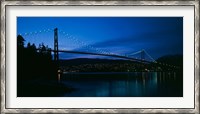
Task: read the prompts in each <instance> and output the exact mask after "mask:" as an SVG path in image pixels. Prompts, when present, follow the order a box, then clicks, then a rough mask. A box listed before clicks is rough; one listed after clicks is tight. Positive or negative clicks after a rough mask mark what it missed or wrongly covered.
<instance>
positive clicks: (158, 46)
mask: <svg viewBox="0 0 200 114" xmlns="http://www.w3.org/2000/svg"><path fill="white" fill-rule="evenodd" d="M56 27H57V28H58V29H59V33H58V37H59V49H65V50H80V51H90V52H104V51H106V52H111V53H116V54H130V53H133V52H136V51H139V50H141V49H145V50H146V51H147V52H148V53H149V54H150V55H151V56H152V57H153V58H154V59H156V58H158V57H161V56H164V55H169V54H183V18H182V17H18V18H17V34H21V35H22V36H23V37H24V38H25V40H26V42H25V44H26V43H27V42H31V43H35V44H36V46H38V44H39V43H42V42H43V43H44V44H45V45H48V46H49V47H50V48H53V39H54V38H53V29H54V28H56ZM48 29H49V30H48ZM60 56H61V57H63V58H64V57H67V55H65V54H60ZM85 56H86V55H84V57H85Z"/></svg>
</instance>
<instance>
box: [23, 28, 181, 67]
mask: <svg viewBox="0 0 200 114" xmlns="http://www.w3.org/2000/svg"><path fill="white" fill-rule="evenodd" d="M53 31H54V28H48V29H43V30H38V31H31V32H25V33H20V34H19V35H21V36H23V37H24V38H26V37H28V36H34V35H39V34H43V33H49V32H53ZM59 34H60V35H63V36H64V37H65V38H66V39H69V40H71V41H73V42H74V43H77V46H79V48H87V51H90V50H91V49H92V50H93V51H96V52H97V53H101V54H110V55H119V54H117V53H113V52H110V51H108V50H105V49H100V48H97V47H94V46H92V45H91V44H87V43H85V42H83V41H81V40H79V39H78V38H76V37H75V36H73V35H71V34H69V33H67V32H65V31H63V30H59ZM142 52H145V54H146V55H147V56H148V57H149V58H150V59H151V60H152V62H154V63H157V64H160V65H165V66H169V67H174V68H178V67H177V66H174V65H169V64H165V63H160V62H157V61H156V60H154V59H153V57H151V56H150V54H148V53H147V52H146V50H144V49H142V50H139V51H137V52H134V53H131V54H121V55H120V56H126V57H133V56H134V55H137V54H141V53H142ZM133 58H135V59H139V58H137V57H133Z"/></svg>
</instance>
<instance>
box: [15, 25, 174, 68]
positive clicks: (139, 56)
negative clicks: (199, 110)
mask: <svg viewBox="0 0 200 114" xmlns="http://www.w3.org/2000/svg"><path fill="white" fill-rule="evenodd" d="M52 32H53V33H54V42H53V44H54V45H53V48H54V49H51V50H50V51H51V52H53V55H54V61H59V53H71V54H84V55H96V56H106V57H114V58H121V59H126V60H131V61H137V62H141V63H156V64H161V65H166V66H169V67H175V66H173V65H168V64H163V63H158V62H156V60H155V59H153V57H151V56H150V54H149V53H147V51H146V50H145V49H141V50H139V51H137V52H134V53H129V54H117V53H113V52H110V51H108V50H106V49H100V48H96V47H94V46H93V45H91V44H87V43H85V42H83V41H81V40H79V39H78V38H76V37H74V36H72V35H70V34H68V33H67V32H65V31H62V30H60V31H58V28H53V29H45V30H39V31H35V32H28V33H22V34H19V35H22V36H25V37H26V36H32V35H35V36H36V37H37V36H38V35H39V34H44V33H52ZM58 33H59V34H60V35H62V37H64V38H66V39H69V40H71V41H74V42H75V43H76V44H77V45H78V46H79V48H83V47H84V48H87V51H79V50H73V49H72V50H69V49H59V40H58V39H59V38H58ZM33 42H34V41H33Z"/></svg>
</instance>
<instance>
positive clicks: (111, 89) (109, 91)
mask: <svg viewBox="0 0 200 114" xmlns="http://www.w3.org/2000/svg"><path fill="white" fill-rule="evenodd" d="M61 82H62V83H64V84H66V85H67V86H70V87H72V88H75V89H74V90H73V91H72V92H68V93H65V94H63V96H65V97H182V96H183V78H182V73H178V72H140V73H139V72H133V73H126V72H125V73H71V74H64V75H63V76H62V77H61Z"/></svg>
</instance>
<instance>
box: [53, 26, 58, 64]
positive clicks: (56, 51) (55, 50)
mask: <svg viewBox="0 0 200 114" xmlns="http://www.w3.org/2000/svg"><path fill="white" fill-rule="evenodd" d="M58 57H59V55H58V28H55V29H54V60H55V61H58V59H59V58H58Z"/></svg>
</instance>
